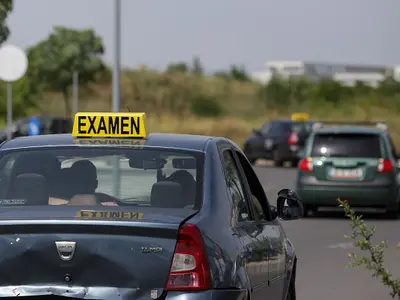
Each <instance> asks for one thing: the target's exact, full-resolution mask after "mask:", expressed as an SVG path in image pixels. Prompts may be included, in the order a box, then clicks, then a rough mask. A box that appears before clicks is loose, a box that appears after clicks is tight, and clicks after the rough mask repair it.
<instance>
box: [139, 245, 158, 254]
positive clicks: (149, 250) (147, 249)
mask: <svg viewBox="0 0 400 300" xmlns="http://www.w3.org/2000/svg"><path fill="white" fill-rule="evenodd" d="M141 251H142V253H153V254H154V253H161V252H163V248H162V247H144V246H143V247H142V249H141Z"/></svg>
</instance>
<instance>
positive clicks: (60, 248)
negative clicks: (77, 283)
mask: <svg viewBox="0 0 400 300" xmlns="http://www.w3.org/2000/svg"><path fill="white" fill-rule="evenodd" d="M56 247H57V252H58V256H60V258H61V260H63V261H70V260H71V259H72V258H73V257H74V254H75V248H76V242H56Z"/></svg>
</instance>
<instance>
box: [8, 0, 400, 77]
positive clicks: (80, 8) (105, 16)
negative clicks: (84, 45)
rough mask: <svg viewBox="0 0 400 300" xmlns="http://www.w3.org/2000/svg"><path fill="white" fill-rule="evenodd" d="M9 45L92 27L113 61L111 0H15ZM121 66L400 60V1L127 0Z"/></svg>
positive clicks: (249, 67) (25, 44)
mask: <svg viewBox="0 0 400 300" xmlns="http://www.w3.org/2000/svg"><path fill="white" fill-rule="evenodd" d="M14 3H15V7H14V11H13V12H12V14H11V15H10V16H9V18H8V24H9V26H10V29H11V31H12V34H11V37H10V39H9V40H8V43H12V44H14V45H17V46H19V47H23V48H26V47H28V46H30V45H33V44H35V43H36V42H38V41H39V40H41V39H45V38H46V37H47V36H48V35H49V33H50V32H51V30H52V28H53V26H55V25H61V26H67V27H74V28H87V27H92V28H94V29H95V30H96V32H97V33H98V34H99V35H100V36H102V37H103V41H104V44H105V47H106V54H105V60H106V61H107V62H108V63H111V62H112V58H113V30H114V29H113V28H114V27H113V24H114V23H113V21H114V14H113V3H114V1H113V0H14ZM121 26H122V49H121V63H122V65H123V66H125V67H137V66H138V65H140V64H146V65H148V66H149V67H151V68H157V69H163V68H165V67H166V65H167V64H168V63H170V62H172V61H188V62H190V61H191V60H192V58H193V56H199V57H200V59H201V61H202V63H203V65H204V66H205V67H206V69H207V70H212V71H214V70H220V69H226V68H228V67H229V66H230V65H231V64H238V65H244V66H245V67H246V69H247V70H249V71H258V70H263V69H264V64H265V62H266V61H271V60H306V61H319V62H339V63H360V64H374V65H394V64H400V38H399V37H400V1H399V0H335V1H332V0H330V1H328V0H301V1H300V0H278V1H277V0H247V1H244V0H202V1H194V0H122V19H121Z"/></svg>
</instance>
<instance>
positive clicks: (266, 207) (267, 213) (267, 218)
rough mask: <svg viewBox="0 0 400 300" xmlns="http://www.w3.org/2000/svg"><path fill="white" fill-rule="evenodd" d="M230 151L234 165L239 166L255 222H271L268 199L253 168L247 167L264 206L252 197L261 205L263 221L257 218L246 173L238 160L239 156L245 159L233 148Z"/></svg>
mask: <svg viewBox="0 0 400 300" xmlns="http://www.w3.org/2000/svg"><path fill="white" fill-rule="evenodd" d="M232 149H233V153H234V155H235V159H236V161H237V162H236V163H237V164H238V165H239V168H240V172H241V176H242V180H243V181H244V182H245V186H246V187H245V188H246V194H247V195H246V196H247V198H248V201H249V203H250V205H251V208H252V210H253V215H254V219H255V221H257V222H271V221H272V213H271V209H270V203H269V201H268V197H267V195H266V193H265V190H264V188H263V187H262V185H261V182H260V180H259V179H258V176H257V174H256V173H255V171H254V169H253V167H252V166H251V165H250V164H249V163H248V167H250V168H249V170H250V172H252V175H253V176H254V177H255V178H256V179H257V180H258V184H259V185H260V190H261V191H262V195H261V197H262V198H264V200H265V201H264V203H265V205H263V203H262V201H260V199H258V197H256V195H254V197H255V198H256V199H257V201H259V203H260V205H261V208H262V210H263V213H264V216H265V219H264V220H263V219H260V218H259V216H258V215H257V214H256V213H255V212H256V208H255V204H254V199H253V193H252V190H251V187H250V184H249V181H248V180H247V176H246V172H245V170H244V168H243V165H242V161H241V160H240V158H239V156H241V157H242V158H243V159H244V160H246V161H247V159H246V157H245V156H244V155H243V154H242V153H241V152H240V151H239V150H238V149H236V148H235V147H234V146H233V147H232Z"/></svg>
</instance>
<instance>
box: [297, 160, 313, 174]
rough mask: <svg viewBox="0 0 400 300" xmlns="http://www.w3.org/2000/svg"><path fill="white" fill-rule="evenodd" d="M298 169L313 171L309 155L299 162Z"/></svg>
mask: <svg viewBox="0 0 400 300" xmlns="http://www.w3.org/2000/svg"><path fill="white" fill-rule="evenodd" d="M299 169H300V170H301V171H303V172H312V171H313V162H312V158H311V157H306V158H304V159H302V160H301V161H300V162H299Z"/></svg>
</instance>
